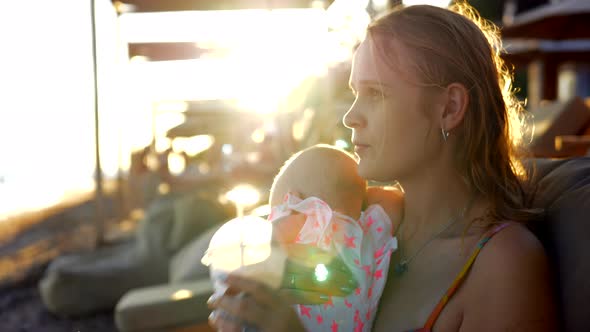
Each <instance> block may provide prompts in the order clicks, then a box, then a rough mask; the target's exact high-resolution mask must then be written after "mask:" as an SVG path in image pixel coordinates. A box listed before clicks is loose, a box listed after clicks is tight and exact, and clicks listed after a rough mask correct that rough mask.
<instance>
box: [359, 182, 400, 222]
mask: <svg viewBox="0 0 590 332" xmlns="http://www.w3.org/2000/svg"><path fill="white" fill-rule="evenodd" d="M367 203H368V205H371V204H379V205H381V207H382V208H383V210H384V211H385V213H387V215H388V216H389V219H391V223H392V225H393V227H392V230H393V229H397V226H398V225H399V223H400V222H401V220H402V216H403V213H404V194H403V192H401V191H400V190H399V189H395V188H385V187H369V188H367Z"/></svg>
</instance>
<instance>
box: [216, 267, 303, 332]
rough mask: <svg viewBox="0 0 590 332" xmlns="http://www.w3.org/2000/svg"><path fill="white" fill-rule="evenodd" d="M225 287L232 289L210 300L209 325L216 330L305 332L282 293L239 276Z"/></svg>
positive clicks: (234, 276)
mask: <svg viewBox="0 0 590 332" xmlns="http://www.w3.org/2000/svg"><path fill="white" fill-rule="evenodd" d="M226 284H227V285H228V286H229V289H228V291H227V292H226V293H225V294H224V295H222V296H219V297H217V298H215V297H211V298H210V299H209V301H207V304H208V305H209V308H211V309H213V310H214V311H213V312H212V313H211V315H210V316H209V324H210V325H211V326H213V327H214V328H216V329H217V330H219V331H223V332H226V331H229V332H231V331H239V332H242V331H244V330H245V329H244V326H255V327H256V328H257V329H258V330H259V331H264V332H266V331H268V332H275V331H276V332H280V331H305V329H304V327H303V325H302V324H301V322H300V321H299V317H298V316H297V314H296V313H295V311H294V310H293V309H292V308H291V307H290V305H289V301H288V300H287V299H286V298H285V297H284V296H283V295H281V293H279V292H277V291H275V290H272V289H270V288H268V287H267V286H266V285H264V284H262V283H259V282H256V281H252V280H248V279H245V278H242V277H239V276H236V275H230V276H228V278H227V279H226ZM246 294H247V295H246ZM220 313H223V314H220Z"/></svg>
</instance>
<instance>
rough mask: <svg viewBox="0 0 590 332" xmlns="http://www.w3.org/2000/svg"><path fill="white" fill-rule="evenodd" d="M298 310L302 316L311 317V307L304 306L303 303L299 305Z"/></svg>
mask: <svg viewBox="0 0 590 332" xmlns="http://www.w3.org/2000/svg"><path fill="white" fill-rule="evenodd" d="M299 311H300V312H301V315H302V316H307V317H309V318H311V313H310V312H311V307H306V306H304V305H303V304H300V305H299Z"/></svg>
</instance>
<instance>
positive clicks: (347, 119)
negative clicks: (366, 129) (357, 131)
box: [342, 101, 364, 129]
mask: <svg viewBox="0 0 590 332" xmlns="http://www.w3.org/2000/svg"><path fill="white" fill-rule="evenodd" d="M363 122H364V121H363V120H362V118H361V116H360V114H359V110H358V105H357V101H355V102H354V103H353V104H352V106H350V109H349V110H348V112H346V114H344V117H343V118H342V123H343V124H344V126H345V127H347V128H350V129H353V128H358V127H360V126H362V124H363Z"/></svg>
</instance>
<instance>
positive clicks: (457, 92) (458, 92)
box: [441, 83, 469, 132]
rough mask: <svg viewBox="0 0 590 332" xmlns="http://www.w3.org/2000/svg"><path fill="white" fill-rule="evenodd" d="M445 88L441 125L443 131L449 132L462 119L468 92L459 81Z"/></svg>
mask: <svg viewBox="0 0 590 332" xmlns="http://www.w3.org/2000/svg"><path fill="white" fill-rule="evenodd" d="M446 90H447V91H446V92H447V93H446V95H447V98H446V103H445V110H444V112H443V114H442V117H441V126H442V129H443V130H444V131H445V132H451V131H452V130H453V129H455V128H457V126H458V125H459V124H460V123H461V121H463V117H464V116H465V111H466V110H467V106H468V105H469V92H468V91H467V88H465V86H464V85H463V84H461V83H451V84H449V85H448V86H447V88H446Z"/></svg>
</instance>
